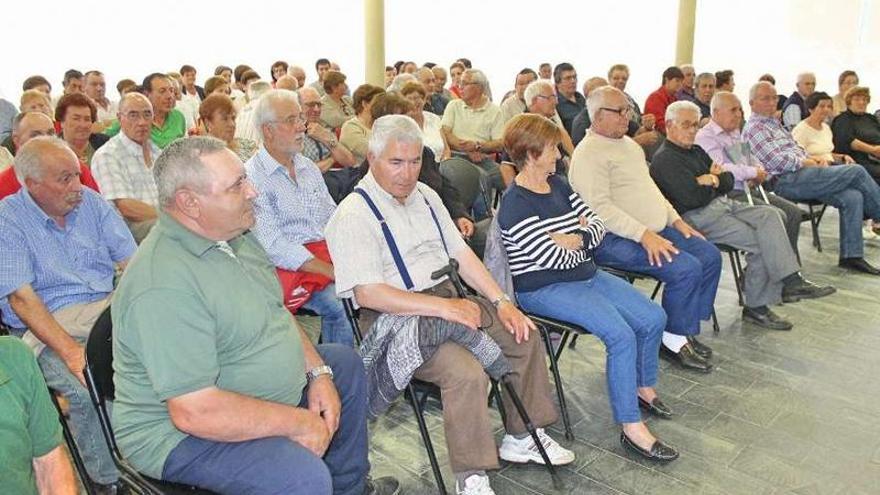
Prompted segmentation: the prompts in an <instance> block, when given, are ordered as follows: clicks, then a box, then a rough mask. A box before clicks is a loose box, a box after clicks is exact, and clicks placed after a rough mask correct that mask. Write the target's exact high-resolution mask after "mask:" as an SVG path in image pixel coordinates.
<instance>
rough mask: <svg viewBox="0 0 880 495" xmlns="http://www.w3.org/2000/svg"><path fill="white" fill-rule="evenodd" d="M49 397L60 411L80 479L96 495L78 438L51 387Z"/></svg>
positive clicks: (65, 439) (89, 494)
mask: <svg viewBox="0 0 880 495" xmlns="http://www.w3.org/2000/svg"><path fill="white" fill-rule="evenodd" d="M49 397H51V398H52V404H54V405H55V410H56V411H58V420H59V421H60V422H61V433H62V435H63V436H64V443H65V444H67V450H69V451H70V457H71V458H73V466H74V468H76V473H77V474H78V475H79V479H80V481H81V482H82V485H83V487H85V489H86V493H87V494H88V495H96V493H97V492H96V491H95V485H94V482H92V478H91V477H90V476H89V472H88V471H86V464H85V462H83V459H82V455H80V453H79V447H77V445H76V440H74V439H73V433H72V432H71V431H70V427H69V426H68V425H67V420H66V419H65V418H64V414H63V413H62V412H61V404H59V403H58V398H57V397H55V391H54V390H52V389H51V388H50V389H49Z"/></svg>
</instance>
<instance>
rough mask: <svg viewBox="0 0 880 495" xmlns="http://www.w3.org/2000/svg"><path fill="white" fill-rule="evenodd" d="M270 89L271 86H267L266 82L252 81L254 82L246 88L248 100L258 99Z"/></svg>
mask: <svg viewBox="0 0 880 495" xmlns="http://www.w3.org/2000/svg"><path fill="white" fill-rule="evenodd" d="M271 89H272V85H271V84H269V83H268V82H267V81H262V80H259V81H254V82H252V83H250V84H248V87H247V92H248V98H250V99H252V100H256V99H259V98H260V97H261V96H263V95H264V94H266V93H268V92H269V90H271Z"/></svg>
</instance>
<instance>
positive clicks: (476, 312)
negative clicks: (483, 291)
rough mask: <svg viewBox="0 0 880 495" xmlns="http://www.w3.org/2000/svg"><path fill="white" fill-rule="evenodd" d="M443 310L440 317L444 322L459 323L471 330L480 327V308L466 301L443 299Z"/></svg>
mask: <svg viewBox="0 0 880 495" xmlns="http://www.w3.org/2000/svg"><path fill="white" fill-rule="evenodd" d="M443 301H444V306H445V307H444V308H443V309H442V316H441V318H443V319H444V320H449V321H453V322H455V323H460V324H462V325H464V326H466V327H468V328H470V329H471V330H476V329H477V328H479V326H480V306H479V305H477V303H475V302H473V301H470V300H468V299H461V298H451V299H443Z"/></svg>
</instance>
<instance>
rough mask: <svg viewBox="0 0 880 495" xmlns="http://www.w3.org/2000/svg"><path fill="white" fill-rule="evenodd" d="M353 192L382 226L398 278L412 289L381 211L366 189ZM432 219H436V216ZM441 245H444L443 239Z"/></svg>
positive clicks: (407, 272) (410, 279) (358, 188)
mask: <svg viewBox="0 0 880 495" xmlns="http://www.w3.org/2000/svg"><path fill="white" fill-rule="evenodd" d="M354 192H356V193H358V194H360V195H361V197H362V198H364V201H365V202H366V203H367V206H369V207H370V210H371V211H372V212H373V215H375V217H376V220H378V221H379V224H380V225H381V226H382V235H384V236H385V243H386V244H388V249H390V250H391V257H392V258H393V259H394V264H395V265H397V271H398V273H400V278H401V279H403V285H404V286H406V290H412V289H413V287H415V284H413V281H412V278H410V276H409V270H407V269H406V265H405V264H404V263H403V257H402V256H401V255H400V250H399V249H398V248H397V242H395V241H394V236H393V235H391V229H389V228H388V224H387V223H385V217H383V216H382V212H380V211H379V208H378V207H376V203H374V202H373V200H372V199H371V198H370V195H369V194H367V191H365V190H364V189H363V188H360V187H356V188H355V189H354ZM433 213H434V212H433V210H432V211H431V214H432V215H433ZM434 221H435V222H436V221H437V220H436V218H435V219H434ZM443 245H444V246H445V245H446V242H445V241H444V243H443Z"/></svg>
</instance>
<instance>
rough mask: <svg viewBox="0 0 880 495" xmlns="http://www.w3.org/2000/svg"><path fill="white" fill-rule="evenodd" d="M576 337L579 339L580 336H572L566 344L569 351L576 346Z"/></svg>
mask: <svg viewBox="0 0 880 495" xmlns="http://www.w3.org/2000/svg"><path fill="white" fill-rule="evenodd" d="M578 337H580V335H578V334H574V335H572V336H571V342H569V343H568V348H569V349H574V348H575V346H577V340H578Z"/></svg>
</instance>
